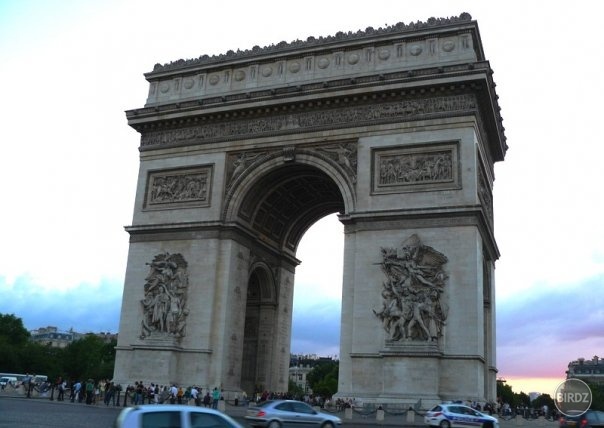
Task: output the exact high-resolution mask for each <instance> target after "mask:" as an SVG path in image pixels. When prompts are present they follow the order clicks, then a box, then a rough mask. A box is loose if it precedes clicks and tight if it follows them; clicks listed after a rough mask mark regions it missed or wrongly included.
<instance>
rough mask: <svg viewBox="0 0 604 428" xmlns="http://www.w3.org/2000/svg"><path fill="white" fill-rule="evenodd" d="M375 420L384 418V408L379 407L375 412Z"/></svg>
mask: <svg viewBox="0 0 604 428" xmlns="http://www.w3.org/2000/svg"><path fill="white" fill-rule="evenodd" d="M375 420H376V421H379V422H381V421H383V420H384V410H383V409H377V412H376V414H375Z"/></svg>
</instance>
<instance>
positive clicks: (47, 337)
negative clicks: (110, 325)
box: [29, 326, 117, 348]
mask: <svg viewBox="0 0 604 428" xmlns="http://www.w3.org/2000/svg"><path fill="white" fill-rule="evenodd" d="M29 333H30V334H31V340H32V341H33V342H37V343H40V344H42V345H47V346H51V347H53V348H65V347H67V345H69V344H70V343H72V342H75V341H76V340H80V339H82V338H83V337H85V336H87V335H89V334H93V335H95V336H97V337H99V338H101V339H103V341H105V342H106V343H109V342H111V340H117V334H113V333H105V332H100V333H78V332H76V331H74V330H73V328H70V329H69V331H59V329H58V328H57V327H54V326H48V327H40V328H37V329H35V330H31V331H30V332H29Z"/></svg>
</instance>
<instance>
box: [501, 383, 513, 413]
mask: <svg viewBox="0 0 604 428" xmlns="http://www.w3.org/2000/svg"><path fill="white" fill-rule="evenodd" d="M514 395H515V394H514V391H512V387H511V386H510V385H508V384H506V383H505V382H503V381H497V399H498V400H499V401H500V402H502V403H508V404H509V405H510V406H512V407H516V397H515V396H514Z"/></svg>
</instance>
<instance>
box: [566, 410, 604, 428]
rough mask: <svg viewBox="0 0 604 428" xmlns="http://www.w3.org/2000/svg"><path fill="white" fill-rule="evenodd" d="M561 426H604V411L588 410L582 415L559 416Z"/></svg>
mask: <svg viewBox="0 0 604 428" xmlns="http://www.w3.org/2000/svg"><path fill="white" fill-rule="evenodd" d="M558 423H559V424H560V428H596V427H604V412H601V411H599V410H588V411H587V412H585V413H583V414H582V415H577V416H572V415H571V416H567V415H561V416H560V417H559V418H558Z"/></svg>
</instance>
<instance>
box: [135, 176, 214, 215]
mask: <svg viewBox="0 0 604 428" xmlns="http://www.w3.org/2000/svg"><path fill="white" fill-rule="evenodd" d="M211 177H212V167H211V166H199V167H193V168H182V169H173V170H161V171H151V172H149V174H148V177H147V189H146V193H145V203H144V207H145V209H164V208H181V207H186V206H209V205H210V187H211Z"/></svg>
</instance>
